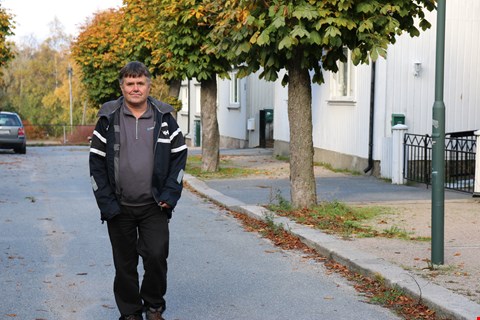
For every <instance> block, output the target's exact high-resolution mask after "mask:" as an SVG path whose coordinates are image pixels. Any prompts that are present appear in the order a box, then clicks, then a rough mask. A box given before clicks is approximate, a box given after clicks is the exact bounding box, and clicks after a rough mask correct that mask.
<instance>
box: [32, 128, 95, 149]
mask: <svg viewBox="0 0 480 320" xmlns="http://www.w3.org/2000/svg"><path fill="white" fill-rule="evenodd" d="M94 128H95V125H74V126H70V125H63V124H58V125H57V124H42V125H32V124H26V125H25V133H26V136H27V143H28V144H76V145H78V144H88V143H89V138H90V137H91V135H92V133H93V129H94Z"/></svg>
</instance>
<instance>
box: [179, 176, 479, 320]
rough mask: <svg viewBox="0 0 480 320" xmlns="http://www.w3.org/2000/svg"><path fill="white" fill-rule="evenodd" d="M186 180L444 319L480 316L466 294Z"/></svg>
mask: <svg viewBox="0 0 480 320" xmlns="http://www.w3.org/2000/svg"><path fill="white" fill-rule="evenodd" d="M184 180H185V182H186V183H187V184H188V185H189V186H190V187H191V188H193V189H194V190H195V191H196V192H198V193H199V194H201V195H202V196H204V197H206V198H208V199H209V200H210V201H212V202H214V203H216V204H218V205H220V206H222V207H225V208H227V209H229V210H232V211H236V212H240V213H243V214H246V215H248V216H249V217H252V218H255V219H259V220H264V219H265V215H266V214H267V213H268V214H269V215H272V216H273V217H274V221H275V222H276V223H279V224H282V225H283V226H284V228H285V230H286V231H288V232H290V233H291V234H292V235H294V236H297V237H298V238H299V239H300V240H301V241H302V242H303V243H304V244H306V245H307V246H309V247H310V248H313V249H315V250H316V251H317V252H318V253H320V254H321V255H323V256H325V257H327V258H329V259H332V260H334V261H336V262H338V263H341V264H343V265H345V266H346V267H348V268H349V269H350V270H352V271H355V272H358V273H360V274H362V275H364V276H367V277H370V278H375V277H381V278H383V279H384V280H385V283H386V285H387V286H390V287H396V288H398V289H400V290H403V291H404V292H405V293H407V294H408V295H410V296H411V297H413V298H415V299H418V300H421V301H422V303H424V304H425V305H427V306H428V307H429V308H431V309H432V310H434V311H436V313H437V315H439V316H441V317H446V318H448V319H458V320H475V319H477V317H480V305H479V304H477V303H475V302H473V301H471V300H469V299H467V298H465V297H464V296H462V295H459V294H456V293H454V292H452V291H450V290H448V289H446V288H444V287H442V286H439V285H436V284H434V283H431V282H428V281H426V280H424V279H423V278H418V277H417V276H416V275H414V274H412V273H410V272H409V271H407V270H404V269H402V268H400V267H398V266H396V265H394V264H392V263H389V262H387V261H385V260H384V259H381V258H378V257H376V256H374V255H372V254H370V253H367V252H362V251H359V250H357V249H352V248H350V247H349V246H346V245H345V243H346V242H345V241H343V240H340V239H337V238H336V237H334V236H331V235H328V234H325V233H323V232H321V231H319V230H314V229H312V228H309V227H306V226H303V225H300V224H297V223H295V222H294V221H292V220H290V219H288V218H285V217H280V216H276V215H275V214H274V213H273V212H271V211H269V210H267V209H265V208H264V207H261V206H252V205H246V204H245V203H243V202H241V201H239V200H237V199H234V198H231V197H228V196H225V195H224V194H222V193H221V192H219V191H217V190H214V189H212V188H210V187H209V186H208V185H207V184H206V183H205V182H203V181H201V180H200V179H197V178H195V177H194V176H192V175H189V174H186V175H185V177H184Z"/></svg>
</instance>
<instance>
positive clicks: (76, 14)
mask: <svg viewBox="0 0 480 320" xmlns="http://www.w3.org/2000/svg"><path fill="white" fill-rule="evenodd" d="M0 5H1V7H2V8H5V9H7V10H8V12H9V13H11V14H13V15H15V17H14V19H13V20H14V21H15V29H14V32H15V36H14V37H13V38H11V39H12V40H13V41H15V42H18V41H20V42H21V41H22V39H25V38H27V37H29V36H31V35H33V36H34V37H35V38H36V39H37V40H38V41H39V42H41V41H43V40H45V39H46V38H47V37H48V36H49V35H50V28H49V24H50V23H51V22H52V21H53V20H54V18H55V17H57V19H58V20H59V21H60V22H61V23H62V25H63V27H64V30H65V33H67V34H70V35H73V36H76V35H77V34H78V30H79V26H80V25H82V24H84V22H85V21H86V19H87V18H90V17H92V16H93V14H94V13H95V12H97V11H99V10H105V9H107V8H118V7H120V6H121V5H122V0H75V1H72V0H0Z"/></svg>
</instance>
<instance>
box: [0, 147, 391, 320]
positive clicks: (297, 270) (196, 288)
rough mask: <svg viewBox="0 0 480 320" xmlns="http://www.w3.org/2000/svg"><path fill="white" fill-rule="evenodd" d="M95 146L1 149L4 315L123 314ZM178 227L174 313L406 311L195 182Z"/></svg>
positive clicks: (237, 315) (171, 298) (368, 314)
mask: <svg viewBox="0 0 480 320" xmlns="http://www.w3.org/2000/svg"><path fill="white" fill-rule="evenodd" d="M87 160H88V149H87V148H86V147H29V148H28V150H27V154H26V155H16V154H13V153H9V152H6V151H0V173H1V175H0V176H1V179H0V226H1V227H0V288H1V299H0V319H8V320H10V319H22V320H24V319H25V320H30V319H31V320H34V319H45V320H65V319H68V320H69V319H81V320H83V319H85V320H87V319H88V320H92V319H94V320H97V319H102V320H105V319H112V320H113V319H117V318H118V311H117V310H116V306H115V302H114V299H113V294H112V280H113V275H114V268H113V265H112V258H111V252H110V245H109V241H108V237H107V232H106V225H102V224H101V223H100V220H99V214H98V209H97V208H96V205H95V203H94V199H93V194H92V191H91V187H90V182H89V178H88V163H87ZM170 227H171V250H170V258H169V288H168V293H167V297H166V299H167V311H166V313H165V317H166V319H179V320H194V319H201V320H209V319H212V320H213V319H215V320H218V319H250V320H254V319H262V320H268V319H272V320H273V319H275V320H280V319H304V320H308V319H342V320H344V319H355V320H358V319H382V320H383V319H398V318H397V317H396V316H394V315H392V314H391V313H390V311H388V310H386V309H383V308H380V307H378V306H375V305H372V304H369V303H366V302H365V301H364V299H363V297H361V296H360V295H358V294H357V293H356V291H355V290H354V289H353V288H352V287H351V286H350V285H349V284H348V283H347V282H346V281H345V280H344V279H343V278H340V277H339V276H337V275H335V274H328V273H327V272H325V269H324V268H323V266H322V264H321V263H316V262H314V261H311V260H309V259H307V258H305V257H303V256H302V254H301V253H297V252H284V251H281V250H279V249H278V248H276V247H274V246H273V245H272V244H270V242H269V241H268V240H265V239H262V238H260V237H259V236H258V235H256V234H255V233H250V232H246V231H244V229H243V228H242V227H241V226H240V225H239V223H238V222H237V221H236V220H235V219H234V218H232V217H231V216H230V215H229V214H228V213H227V212H225V211H222V210H221V209H219V208H218V207H216V206H214V205H212V204H210V203H208V202H205V201H204V200H203V199H201V198H198V197H197V196H195V195H193V194H191V193H189V192H188V191H186V192H185V193H184V195H183V198H182V200H181V201H180V203H179V205H178V207H177V209H176V211H175V212H174V217H173V219H172V221H171V224H170Z"/></svg>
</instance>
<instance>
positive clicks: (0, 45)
mask: <svg viewBox="0 0 480 320" xmlns="http://www.w3.org/2000/svg"><path fill="white" fill-rule="evenodd" d="M13 29H14V24H13V16H12V15H11V14H9V13H8V12H7V11H6V10H5V9H4V8H2V6H1V3H0V75H1V71H2V67H4V66H5V65H6V64H7V63H8V62H9V61H10V60H12V59H13V58H14V52H13V50H12V46H13V44H12V43H11V42H10V41H8V40H7V37H8V36H11V35H13V34H14V33H13Z"/></svg>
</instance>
